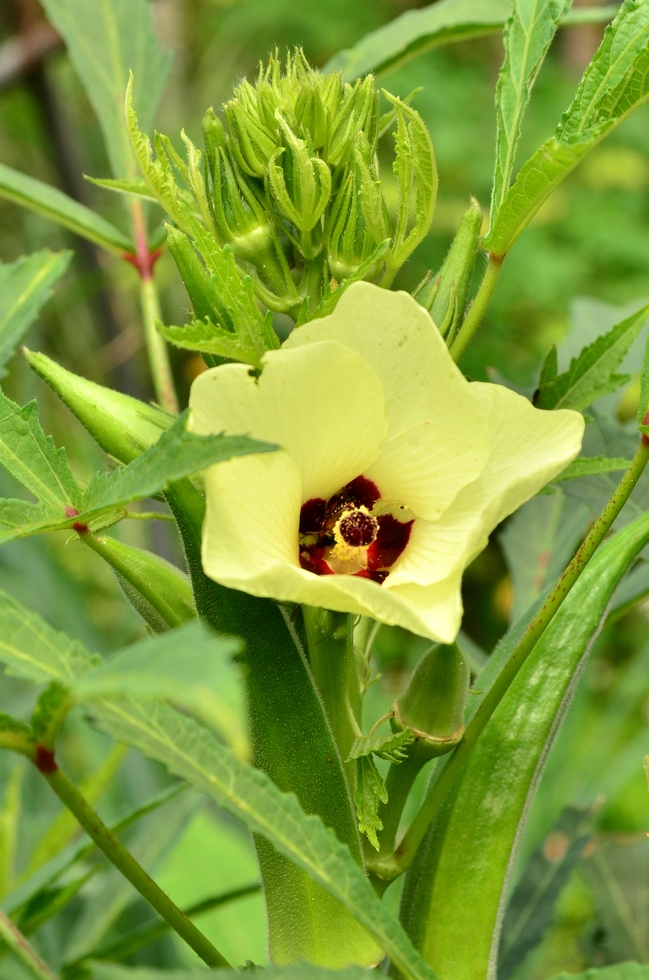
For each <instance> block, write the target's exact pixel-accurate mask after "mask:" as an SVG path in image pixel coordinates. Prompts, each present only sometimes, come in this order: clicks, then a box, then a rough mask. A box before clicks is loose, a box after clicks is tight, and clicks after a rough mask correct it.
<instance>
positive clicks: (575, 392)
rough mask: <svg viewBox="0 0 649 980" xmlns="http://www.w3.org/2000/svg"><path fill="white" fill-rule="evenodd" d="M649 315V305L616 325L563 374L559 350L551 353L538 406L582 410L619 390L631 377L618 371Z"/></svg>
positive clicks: (588, 347)
mask: <svg viewBox="0 0 649 980" xmlns="http://www.w3.org/2000/svg"><path fill="white" fill-rule="evenodd" d="M648 315H649V305H647V306H643V307H642V308H641V309H640V310H638V311H637V312H636V313H633V314H632V315H631V316H629V317H627V318H626V320H622V321H621V323H618V324H616V326H614V327H613V328H612V330H609V332H608V333H605V334H603V335H602V336H601V337H598V338H597V340H595V341H593V343H592V344H589V345H588V346H587V347H584V348H583V350H582V351H581V353H580V354H579V355H578V356H577V357H574V358H573V359H572V360H571V362H570V367H569V368H568V370H567V371H564V372H563V373H562V374H556V351H555V352H552V351H551V352H550V354H549V355H548V357H547V358H546V361H545V363H544V365H543V368H542V370H541V379H540V384H539V389H538V396H537V397H536V399H535V404H536V406H537V407H538V408H574V409H577V410H581V409H584V408H587V407H588V405H590V404H591V403H592V402H594V401H596V400H597V399H598V398H602V397H603V396H604V395H608V394H610V392H612V391H616V390H617V389H618V388H619V387H620V385H622V384H624V382H625V381H627V380H628V378H627V375H619V374H615V373H614V372H615V369H616V368H617V367H619V365H620V364H621V363H622V360H623V359H624V355H625V354H626V352H627V351H628V349H629V347H630V346H631V344H632V343H633V341H634V340H635V338H636V337H637V335H638V334H639V333H640V331H641V329H642V328H643V326H644V325H645V323H646V321H647V316H648Z"/></svg>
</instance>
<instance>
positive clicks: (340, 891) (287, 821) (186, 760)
mask: <svg viewBox="0 0 649 980" xmlns="http://www.w3.org/2000/svg"><path fill="white" fill-rule="evenodd" d="M95 711H96V720H97V723H98V724H99V726H100V728H102V729H103V730H104V731H105V732H107V733H108V734H109V735H112V737H113V738H115V739H117V740H118V741H124V742H127V743H128V744H129V745H133V746H135V747H136V748H139V749H140V751H141V752H143V753H144V754H145V755H147V756H149V757H150V758H153V759H156V760H157V761H158V762H162V763H163V764H164V765H166V766H167V767H168V768H169V770H170V771H171V772H172V773H174V774H176V775H179V776H181V777H182V778H183V779H187V780H188V781H189V782H191V783H192V785H194V786H196V787H197V788H198V789H199V790H201V791H202V792H204V793H206V794H207V795H208V796H209V797H211V798H212V799H213V800H215V801H216V802H217V803H218V804H219V806H221V807H223V808H224V809H225V810H228V811H229V812H230V813H232V814H233V815H235V816H237V817H238V818H239V819H241V820H243V821H244V823H246V824H247V826H248V827H249V828H250V830H252V832H253V833H255V834H260V835H261V836H262V837H265V838H266V839H267V840H268V841H270V843H271V844H272V845H273V847H274V848H275V849H276V850H277V851H279V852H280V854H283V855H284V856H286V857H287V858H289V860H291V861H292V862H293V863H294V864H296V865H297V866H298V867H300V868H302V869H303V870H304V871H306V873H307V874H308V875H309V877H311V878H312V879H313V881H315V882H317V883H318V884H319V885H321V886H322V887H323V888H324V889H325V890H326V891H328V892H329V893H330V894H331V895H333V897H334V898H336V899H337V900H338V901H339V902H341V903H342V904H343V905H344V906H345V908H347V909H348V910H349V911H350V912H351V913H352V915H353V916H354V917H355V918H356V919H357V920H358V921H359V922H360V923H361V924H362V925H364V926H365V928H366V929H367V930H368V932H369V933H370V934H371V935H372V936H373V937H374V938H375V939H376V941H377V942H378V943H379V944H380V946H381V947H382V948H383V949H384V950H385V952H386V954H387V955H388V956H389V957H390V959H391V960H392V961H393V963H394V964H395V966H396V967H397V969H399V970H400V972H401V973H402V974H403V975H404V976H405V977H407V978H408V980H423V978H428V980H433V977H434V974H433V972H432V970H431V969H430V968H429V967H427V966H426V964H425V963H424V962H423V960H422V959H421V958H420V956H419V954H418V953H417V952H416V951H415V949H414V947H413V946H412V944H411V942H410V940H409V939H408V938H407V936H406V934H405V932H404V931H403V929H402V927H401V925H400V924H399V922H398V921H397V919H395V918H394V917H393V915H392V914H391V913H390V912H389V910H388V909H387V908H386V907H385V906H384V905H383V904H382V902H381V901H380V899H379V898H378V897H377V896H376V894H375V892H374V890H373V888H372V886H371V885H370V883H369V882H368V880H367V878H366V877H365V874H364V872H363V871H362V869H361V868H359V866H358V865H357V864H356V862H355V861H354V859H353V858H352V856H351V854H350V853H349V850H348V849H347V848H346V847H345V846H344V845H342V844H341V843H340V842H339V841H338V839H337V838H336V836H335V834H334V833H333V831H332V830H330V829H329V828H326V827H325V826H324V824H323V823H322V821H321V819H320V818H319V817H318V816H316V815H315V814H312V815H310V816H307V815H306V814H305V813H304V811H303V810H302V808H301V807H300V805H299V803H298V801H297V798H296V797H295V796H294V795H293V794H290V793H283V792H282V791H281V790H279V789H278V788H277V786H275V784H274V783H272V782H271V780H270V779H269V778H268V777H267V776H266V775H265V774H264V773H262V772H260V771H259V770H257V769H252V768H251V767H249V766H247V765H246V764H245V763H242V762H240V761H239V760H238V759H237V758H236V757H235V755H234V754H233V753H232V752H230V751H229V750H228V749H226V748H225V747H223V746H222V745H219V744H218V743H217V742H216V741H215V740H214V738H213V737H212V736H211V735H210V734H209V732H207V731H206V730H205V729H204V728H201V727H200V726H199V725H198V724H197V723H196V722H194V721H193V720H192V719H190V718H187V717H186V716H184V715H181V714H179V713H178V712H176V711H174V710H173V709H172V708H169V707H168V706H166V705H155V706H147V705H139V704H134V703H130V702H129V703H125V704H119V705H118V704H115V705H106V706H104V705H100V706H97V708H96V709H95Z"/></svg>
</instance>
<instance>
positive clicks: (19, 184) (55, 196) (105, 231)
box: [0, 163, 135, 256]
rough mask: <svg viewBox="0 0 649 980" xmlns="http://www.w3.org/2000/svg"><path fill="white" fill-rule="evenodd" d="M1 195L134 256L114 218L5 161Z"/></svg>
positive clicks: (118, 252) (0, 172) (119, 252)
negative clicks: (100, 213)
mask: <svg viewBox="0 0 649 980" xmlns="http://www.w3.org/2000/svg"><path fill="white" fill-rule="evenodd" d="M0 197H4V198H6V199H7V200H8V201H13V202H14V204H20V205H21V207H24V208H29V210H30V211H36V213H37V214H41V215H42V216H43V217H44V218H49V219H50V221H55V222H56V224H57V225H62V226H63V227H64V228H69V230H70V231H73V232H74V233H75V235H79V236H80V237H81V238H87V239H88V241H90V242H94V243H95V245H101V247H102V248H105V249H107V251H109V252H114V253H115V254H116V255H120V256H123V255H125V254H126V255H131V254H133V252H134V251H135V248H134V245H133V243H132V242H131V241H130V239H128V238H127V237H126V235H123V234H122V232H121V231H119V229H118V228H115V226H114V225H112V224H111V223H110V221H106V219H105V218H102V217H101V215H99V214H97V213H96V212H95V211H91V209H90V208H87V207H86V206H85V205H84V204H79V202H78V201H75V200H73V198H71V197H68V195H67V194H64V193H63V191H59V190H57V188H56V187H50V185H49V184H44V183H43V181H41V180H35V179H34V178H33V177H28V176H27V174H21V173H20V171H18V170H12V168H11V167H7V166H5V164H3V163H0Z"/></svg>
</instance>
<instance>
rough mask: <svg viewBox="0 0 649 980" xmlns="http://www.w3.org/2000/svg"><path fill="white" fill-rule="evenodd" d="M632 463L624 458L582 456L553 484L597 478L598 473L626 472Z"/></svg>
mask: <svg viewBox="0 0 649 980" xmlns="http://www.w3.org/2000/svg"><path fill="white" fill-rule="evenodd" d="M630 463H631V460H630V459H624V458H623V457H622V456H614V457H608V456H582V457H580V458H579V459H575V460H573V461H572V463H570V464H569V465H568V466H566V468H565V470H562V471H561V473H559V475H558V476H556V477H555V478H554V480H553V481H552V482H553V483H563V482H565V480H577V479H579V477H581V476H595V475H596V474H597V473H619V472H621V471H622V470H626V469H627V468H628V466H629V464H630Z"/></svg>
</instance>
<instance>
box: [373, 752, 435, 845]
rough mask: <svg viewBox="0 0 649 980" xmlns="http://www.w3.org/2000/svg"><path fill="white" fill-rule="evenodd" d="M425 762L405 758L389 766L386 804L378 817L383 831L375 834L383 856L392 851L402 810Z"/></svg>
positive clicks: (386, 783) (423, 760)
mask: <svg viewBox="0 0 649 980" xmlns="http://www.w3.org/2000/svg"><path fill="white" fill-rule="evenodd" d="M425 762H426V760H425V759H418V758H413V757H412V756H407V757H406V758H405V759H404V760H403V761H402V762H393V763H391V764H390V768H389V769H388V775H387V777H386V780H385V788H386V790H387V793H388V802H387V803H382V804H381V806H380V807H379V817H380V819H381V822H382V823H383V830H380V831H379V832H378V833H377V837H378V841H379V845H380V847H381V851H382V852H383V853H384V854H385V853H388V854H389V853H391V852H392V851H393V850H394V845H395V842H396V836H397V831H398V830H399V824H400V822H401V815H402V814H403V808H404V806H405V805H406V800H407V799H408V795H409V794H410V790H411V789H412V787H413V784H414V782H415V779H416V778H417V776H418V775H419V772H420V771H421V767H422V766H423V765H425Z"/></svg>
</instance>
